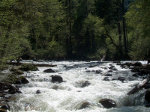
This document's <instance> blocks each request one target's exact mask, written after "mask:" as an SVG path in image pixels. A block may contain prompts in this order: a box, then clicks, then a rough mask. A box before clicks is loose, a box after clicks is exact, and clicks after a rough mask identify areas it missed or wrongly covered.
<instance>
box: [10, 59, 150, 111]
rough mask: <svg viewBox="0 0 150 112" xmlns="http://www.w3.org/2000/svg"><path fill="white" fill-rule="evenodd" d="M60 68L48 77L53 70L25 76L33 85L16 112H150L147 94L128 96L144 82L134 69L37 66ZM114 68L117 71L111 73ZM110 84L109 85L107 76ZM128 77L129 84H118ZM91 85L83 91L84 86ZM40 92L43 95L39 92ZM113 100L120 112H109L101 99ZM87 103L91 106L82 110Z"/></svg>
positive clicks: (13, 107) (69, 64)
mask: <svg viewBox="0 0 150 112" xmlns="http://www.w3.org/2000/svg"><path fill="white" fill-rule="evenodd" d="M34 63H39V64H40V63H45V64H53V65H57V66H56V67H51V69H53V70H54V71H56V72H55V73H44V72H43V71H44V70H46V69H49V68H50V67H38V69H39V71H33V72H25V73H24V75H25V76H27V79H28V80H29V82H30V83H28V84H25V85H22V87H21V88H20V90H21V92H22V93H21V94H17V95H16V100H15V101H13V102H11V103H10V104H11V110H12V112H150V109H149V108H146V107H145V106H144V91H145V90H142V91H140V92H138V93H136V94H134V95H130V96H128V95H127V93H128V92H129V91H130V90H131V89H132V88H134V86H135V85H136V84H138V83H140V82H141V81H142V80H143V79H142V78H137V77H133V76H132V75H133V73H132V72H131V71H130V69H122V68H121V67H120V66H119V65H117V64H115V63H112V62H96V61H95V62H94V61H93V62H85V61H76V62H72V61H52V62H34ZM111 66H114V67H115V70H110V67H111ZM108 74H111V75H112V76H111V75H110V76H107V78H108V79H109V80H110V81H105V80H104V78H105V77H106V75H108ZM51 75H59V76H61V77H62V78H63V80H64V82H62V83H52V82H51V77H50V76H51ZM118 77H124V78H125V81H124V82H122V81H119V80H115V79H118ZM86 81H87V82H88V83H89V84H88V85H86V86H85V87H82V84H83V82H86ZM37 90H39V91H40V94H37V93H36V91H37ZM104 98H107V99H112V100H114V101H115V102H116V104H117V107H116V108H110V109H106V108H104V107H103V106H102V105H101V104H100V103H99V100H101V99H104ZM85 102H88V103H89V106H88V107H86V108H83V109H81V105H82V104H83V103H85Z"/></svg>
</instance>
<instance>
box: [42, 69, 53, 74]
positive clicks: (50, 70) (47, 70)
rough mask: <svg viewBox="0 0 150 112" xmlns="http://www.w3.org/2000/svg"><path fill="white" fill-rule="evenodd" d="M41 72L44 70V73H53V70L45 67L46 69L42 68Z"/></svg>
mask: <svg viewBox="0 0 150 112" xmlns="http://www.w3.org/2000/svg"><path fill="white" fill-rule="evenodd" d="M43 72H45V73H55V71H54V70H52V69H46V70H44V71H43Z"/></svg>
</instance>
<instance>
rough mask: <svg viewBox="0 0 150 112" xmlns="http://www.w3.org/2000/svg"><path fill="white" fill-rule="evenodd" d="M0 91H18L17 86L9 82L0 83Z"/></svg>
mask: <svg viewBox="0 0 150 112" xmlns="http://www.w3.org/2000/svg"><path fill="white" fill-rule="evenodd" d="M0 92H1V93H9V94H15V93H20V91H19V89H18V88H16V87H15V86H13V85H11V84H9V83H0Z"/></svg>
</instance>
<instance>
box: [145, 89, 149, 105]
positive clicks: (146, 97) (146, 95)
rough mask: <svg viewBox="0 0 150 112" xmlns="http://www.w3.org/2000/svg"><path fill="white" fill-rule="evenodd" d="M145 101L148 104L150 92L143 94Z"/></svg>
mask: <svg viewBox="0 0 150 112" xmlns="http://www.w3.org/2000/svg"><path fill="white" fill-rule="evenodd" d="M145 101H146V102H147V103H149V104H150V90H147V91H146V92H145Z"/></svg>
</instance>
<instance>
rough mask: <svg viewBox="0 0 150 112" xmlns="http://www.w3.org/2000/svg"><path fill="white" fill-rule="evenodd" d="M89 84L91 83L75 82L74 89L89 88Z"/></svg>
mask: <svg viewBox="0 0 150 112" xmlns="http://www.w3.org/2000/svg"><path fill="white" fill-rule="evenodd" d="M90 84H91V83H90V82H89V81H79V82H76V87H81V88H84V87H87V86H89V85H90Z"/></svg>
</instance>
